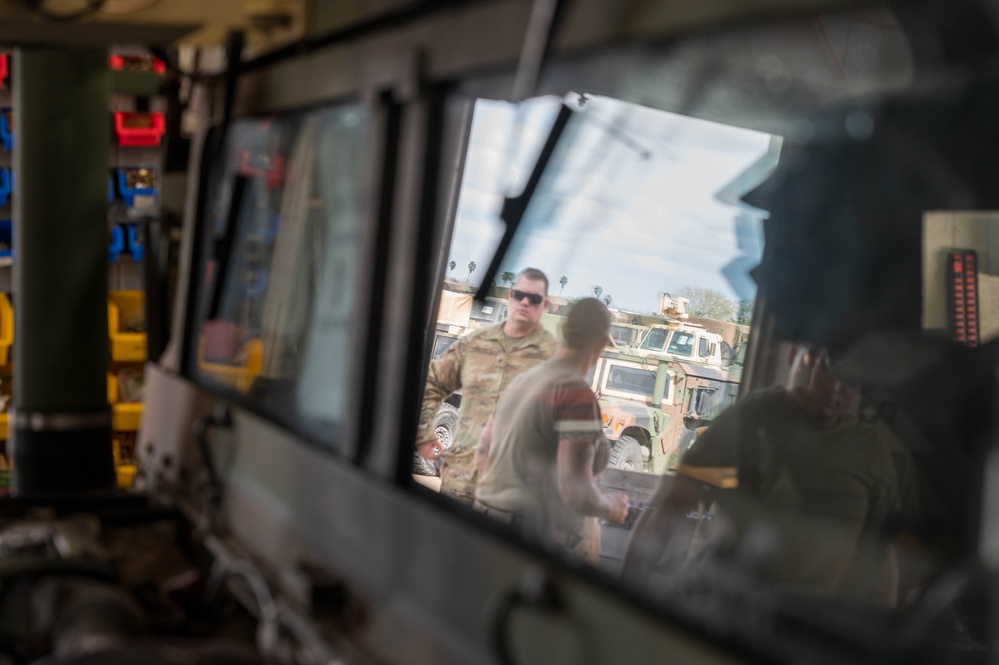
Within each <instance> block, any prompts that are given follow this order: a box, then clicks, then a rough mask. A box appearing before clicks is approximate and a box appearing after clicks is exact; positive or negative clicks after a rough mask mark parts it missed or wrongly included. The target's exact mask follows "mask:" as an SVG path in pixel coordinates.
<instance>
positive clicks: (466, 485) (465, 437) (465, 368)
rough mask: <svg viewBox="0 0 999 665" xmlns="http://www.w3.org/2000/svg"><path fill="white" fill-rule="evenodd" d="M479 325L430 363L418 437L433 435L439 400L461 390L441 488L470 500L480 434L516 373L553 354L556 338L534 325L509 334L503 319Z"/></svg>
mask: <svg viewBox="0 0 999 665" xmlns="http://www.w3.org/2000/svg"><path fill="white" fill-rule="evenodd" d="M504 323H505V322H501V323H498V324H496V325H492V326H484V327H482V328H477V329H475V330H473V331H472V332H470V333H468V334H467V335H465V336H464V337H462V338H461V339H459V340H458V341H457V342H455V343H454V344H453V345H452V346H451V348H449V349H448V350H447V351H445V352H444V353H443V354H441V356H440V357H439V358H437V359H436V360H434V361H433V362H432V363H430V370H429V372H428V373H427V385H426V390H425V392H424V396H423V408H422V410H421V411H420V429H419V433H418V436H417V442H423V441H429V440H431V439H433V438H434V432H433V422H434V416H435V415H436V414H437V410H438V409H439V408H440V405H441V403H442V402H443V401H444V400H445V399H446V398H447V397H448V396H449V395H451V394H452V393H454V392H456V391H458V390H460V391H461V413H460V416H459V418H458V426H457V428H456V431H455V435H454V441H453V442H452V444H451V449H450V450H449V451H448V452H447V454H445V455H443V456H442V458H443V460H444V468H443V469H442V470H441V492H443V493H445V494H450V495H451V496H453V497H455V498H457V499H460V500H464V501H467V502H471V501H472V500H473V498H474V496H475V478H474V464H473V460H474V454H475V446H476V444H477V443H478V440H479V435H480V434H481V433H482V428H483V427H484V426H485V424H486V421H487V420H489V416H490V415H492V413H493V410H494V409H495V408H496V402H497V400H498V399H499V396H500V393H502V392H503V390H504V389H505V388H506V387H507V386H508V385H509V384H510V381H512V380H513V379H514V377H516V376H518V375H519V374H521V373H522V372H523V371H524V370H526V369H528V368H530V367H533V366H535V365H537V364H539V363H541V362H543V361H545V360H547V359H548V358H550V357H551V355H552V354H553V353H555V346H556V342H555V337H554V335H552V334H551V333H550V332H548V331H547V330H545V329H544V328H542V327H541V326H538V327H537V328H536V329H535V330H534V331H533V332H531V333H530V334H528V335H525V336H524V337H509V336H508V335H507V334H506V333H504V332H503V324H504Z"/></svg>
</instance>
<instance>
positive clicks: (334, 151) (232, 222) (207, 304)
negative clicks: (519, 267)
mask: <svg viewBox="0 0 999 665" xmlns="http://www.w3.org/2000/svg"><path fill="white" fill-rule="evenodd" d="M367 132H368V114H367V110H366V109H365V108H364V107H362V106H344V107H338V108H333V109H325V110H319V111H313V112H309V113H304V114H298V115H291V116H284V117H280V118H268V119H265V120H241V121H237V122H235V123H233V125H232V126H231V128H230V130H229V133H228V136H227V137H226V142H225V149H224V150H225V152H224V162H223V164H222V165H221V168H219V169H217V171H216V172H215V174H214V177H213V179H212V181H211V182H210V185H209V187H210V191H209V195H208V196H207V197H206V201H208V202H209V203H208V207H207V210H206V211H205V219H206V223H205V225H204V229H205V234H204V236H203V238H202V243H203V244H202V247H203V254H204V256H205V259H206V260H205V266H204V270H203V274H202V282H201V288H200V289H199V296H200V302H199V322H198V324H197V328H196V331H197V332H196V335H195V337H196V340H197V342H196V347H195V352H194V354H193V356H194V357H193V360H192V364H193V366H192V367H191V368H190V371H191V372H192V374H193V375H194V376H195V377H196V378H197V379H198V380H200V381H202V382H204V383H206V384H207V385H211V386H217V387H221V388H223V389H226V390H231V391H234V392H236V393H238V394H240V395H241V396H242V399H244V400H246V401H247V403H248V404H250V405H252V406H254V407H255V408H258V409H261V410H263V411H264V412H266V413H268V414H270V415H272V416H274V417H276V418H278V419H280V420H283V421H285V422H290V423H293V426H294V427H296V428H298V429H301V430H304V431H305V432H307V433H310V434H313V435H314V436H317V437H319V438H321V439H323V440H327V441H330V440H332V437H333V436H334V434H333V432H334V430H333V429H331V427H330V426H331V425H334V426H335V425H337V424H339V423H340V422H341V420H342V418H343V417H344V413H345V409H346V396H347V395H348V394H349V391H345V390H343V386H344V385H345V384H346V381H347V377H348V372H349V370H350V366H349V360H350V358H352V357H353V354H352V353H351V352H350V348H351V345H352V344H353V332H354V327H355V324H356V320H355V312H354V306H355V303H356V290H357V287H356V280H357V277H358V271H359V270H360V268H361V267H362V265H361V263H360V262H359V259H358V256H359V254H360V250H361V247H360V233H359V232H360V229H361V220H362V215H363V206H364V202H365V199H366V196H367V187H368V183H367V181H366V174H367V169H366V168H365V164H367V163H368V161H369V160H370V151H369V149H368V146H369V141H368V136H367Z"/></svg>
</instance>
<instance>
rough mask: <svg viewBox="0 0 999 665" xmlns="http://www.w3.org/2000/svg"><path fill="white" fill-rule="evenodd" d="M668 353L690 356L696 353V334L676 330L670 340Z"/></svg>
mask: <svg viewBox="0 0 999 665" xmlns="http://www.w3.org/2000/svg"><path fill="white" fill-rule="evenodd" d="M666 351H667V352H668V353H675V354H676V355H678V356H690V355H693V354H694V336H693V335H692V334H691V333H685V332H675V333H673V339H671V340H670V341H669V346H668V347H667V348H666Z"/></svg>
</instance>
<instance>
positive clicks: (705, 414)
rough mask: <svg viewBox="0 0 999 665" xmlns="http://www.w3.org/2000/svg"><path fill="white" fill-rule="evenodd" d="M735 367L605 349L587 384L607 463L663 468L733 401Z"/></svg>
mask: <svg viewBox="0 0 999 665" xmlns="http://www.w3.org/2000/svg"><path fill="white" fill-rule="evenodd" d="M741 374H742V371H741V366H738V365H731V366H728V367H720V366H713V365H708V364H704V363H697V362H688V361H681V360H672V359H667V358H658V357H648V358H646V357H644V356H643V355H640V354H638V353H636V352H635V351H634V350H632V351H627V352H620V351H613V350H607V351H605V352H604V353H603V355H602V356H601V358H600V360H599V362H598V363H597V365H596V368H595V369H594V372H593V375H592V383H591V384H590V385H591V387H592V388H593V391H594V392H595V393H596V395H597V398H598V399H599V401H600V409H601V412H602V414H603V422H604V435H605V436H606V437H607V440H608V442H609V443H610V444H611V456H610V463H609V466H610V467H613V468H618V469H625V470H635V471H649V472H652V473H658V474H662V473H668V472H669V471H671V470H673V469H675V468H676V465H677V464H678V463H679V459H680V456H681V455H682V454H683V452H684V451H685V450H686V448H687V447H688V446H689V445H690V442H691V441H693V439H694V437H695V436H696V434H697V430H698V429H699V428H702V427H705V426H707V424H708V423H709V422H711V420H713V419H714V418H715V417H716V416H717V415H718V414H719V413H721V412H722V411H723V410H724V409H726V408H727V407H728V406H730V405H731V404H733V403H734V402H735V400H736V397H737V395H738V391H739V380H740V378H741Z"/></svg>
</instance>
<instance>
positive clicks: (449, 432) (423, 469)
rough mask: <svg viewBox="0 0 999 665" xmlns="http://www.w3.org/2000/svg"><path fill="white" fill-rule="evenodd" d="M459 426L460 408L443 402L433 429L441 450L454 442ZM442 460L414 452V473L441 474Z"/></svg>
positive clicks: (435, 418)
mask: <svg viewBox="0 0 999 665" xmlns="http://www.w3.org/2000/svg"><path fill="white" fill-rule="evenodd" d="M457 427H458V409H456V408H455V407H453V406H451V405H450V404H448V403H446V402H445V403H443V404H441V408H440V409H438V410H437V415H435V416H434V425H433V430H434V434H436V435H437V441H438V442H439V443H440V448H441V451H444V450H447V449H448V448H450V447H451V444H452V443H454V432H455V430H456V429H457ZM440 468H441V463H440V460H436V461H433V462H431V461H430V460H426V459H423V458H422V457H420V453H418V452H414V453H413V473H415V474H416V475H418V476H439V475H440Z"/></svg>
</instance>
